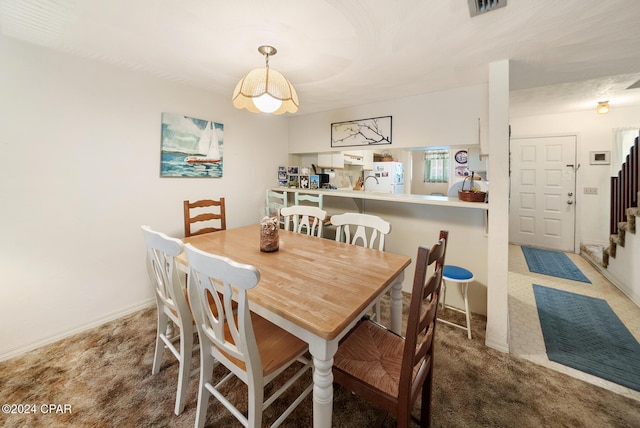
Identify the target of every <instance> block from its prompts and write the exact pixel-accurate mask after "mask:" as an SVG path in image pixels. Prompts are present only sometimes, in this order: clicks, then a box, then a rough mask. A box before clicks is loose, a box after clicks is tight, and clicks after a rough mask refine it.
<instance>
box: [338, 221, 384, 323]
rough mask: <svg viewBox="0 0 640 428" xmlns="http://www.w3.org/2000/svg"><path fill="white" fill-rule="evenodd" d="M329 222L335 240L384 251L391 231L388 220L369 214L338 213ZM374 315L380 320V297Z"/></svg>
mask: <svg viewBox="0 0 640 428" xmlns="http://www.w3.org/2000/svg"><path fill="white" fill-rule="evenodd" d="M331 224H332V225H334V226H337V228H336V241H340V242H346V243H349V244H353V245H360V246H363V247H368V248H374V249H378V250H380V251H384V238H385V236H386V235H388V234H389V233H390V232H391V224H390V223H389V222H388V221H386V220H384V219H382V218H381V217H378V216H375V215H371V214H362V213H344V214H338V215H334V216H331ZM376 242H377V244H376ZM374 317H375V320H376V321H377V322H380V299H378V300H377V301H376V303H375V310H374Z"/></svg>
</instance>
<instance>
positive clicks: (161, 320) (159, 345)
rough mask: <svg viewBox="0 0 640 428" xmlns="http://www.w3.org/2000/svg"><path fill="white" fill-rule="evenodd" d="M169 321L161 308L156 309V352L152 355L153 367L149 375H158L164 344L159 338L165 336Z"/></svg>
mask: <svg viewBox="0 0 640 428" xmlns="http://www.w3.org/2000/svg"><path fill="white" fill-rule="evenodd" d="M168 321H169V317H168V316H167V314H165V313H164V311H162V309H161V308H158V329H157V331H156V350H155V353H154V355H153V366H152V368H151V374H158V372H159V371H160V365H161V364H162V353H163V351H164V342H163V341H162V339H161V338H160V335H161V334H165V332H166V330H167V323H168Z"/></svg>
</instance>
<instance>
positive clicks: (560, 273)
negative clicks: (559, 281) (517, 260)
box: [521, 246, 591, 283]
mask: <svg viewBox="0 0 640 428" xmlns="http://www.w3.org/2000/svg"><path fill="white" fill-rule="evenodd" d="M521 248H522V253H523V254H524V258H525V260H526V261H527V266H529V270H530V271H531V272H535V273H540V274H543V275H549V276H555V277H558V278H564V279H571V280H573V281H581V282H588V283H591V281H589V278H587V277H586V276H585V275H584V274H583V273H582V271H580V269H578V267H577V266H576V265H575V264H574V263H573V262H572V261H571V259H570V258H569V257H567V255H566V254H565V253H562V252H560V251H552V250H543V249H541V248H533V247H526V246H522V247H521Z"/></svg>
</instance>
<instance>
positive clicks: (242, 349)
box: [185, 244, 313, 427]
mask: <svg viewBox="0 0 640 428" xmlns="http://www.w3.org/2000/svg"><path fill="white" fill-rule="evenodd" d="M185 252H186V255H187V261H188V262H189V285H188V290H189V299H190V302H191V309H192V311H193V317H194V318H195V321H196V327H197V329H198V335H199V337H200V386H199V390H198V407H197V409H196V423H195V426H196V427H203V426H204V423H205V419H206V415H207V404H208V401H209V395H210V394H211V395H213V396H215V397H216V398H217V399H218V400H219V401H220V402H221V403H222V404H223V405H224V406H225V407H226V408H227V409H228V410H229V411H230V412H231V413H232V414H233V415H234V416H235V417H236V418H237V419H238V420H239V421H240V422H241V423H242V424H243V425H244V426H248V427H260V426H262V412H263V410H264V409H265V408H267V407H268V406H269V405H270V404H271V403H273V402H274V401H275V400H276V399H277V398H278V397H280V395H281V394H282V393H283V392H284V391H286V389H287V388H288V387H289V386H290V385H291V384H293V382H295V380H297V379H298V378H299V377H300V376H302V375H303V374H304V373H305V372H306V371H307V370H309V369H310V368H311V366H312V364H311V362H310V361H308V360H307V359H305V358H303V354H305V352H307V351H308V345H307V344H306V343H305V342H303V341H302V340H300V339H298V338H297V337H295V336H293V335H292V334H290V333H288V332H286V331H285V330H283V329H281V328H280V327H278V326H276V325H275V324H272V323H271V322H269V321H267V320H266V319H264V318H262V317H260V316H259V315H257V314H255V313H252V312H250V311H249V304H248V298H247V290H250V289H252V288H254V287H256V286H257V285H258V282H259V280H260V272H259V271H258V270H257V269H256V268H255V267H254V266H250V265H245V264H239V263H236V262H234V261H232V260H230V259H228V258H226V257H221V256H216V255H213V254H209V253H206V252H204V251H201V250H198V249H197V248H195V247H193V246H192V245H191V244H187V245H185ZM232 287H233V289H232ZM234 293H236V297H235V298H234V300H232V298H233V295H234ZM221 296H222V297H221ZM211 299H213V300H214V304H209V303H208V301H209V300H211ZM236 300H237V304H238V308H237V312H236V313H232V306H233V305H232V303H233V301H236ZM212 306H213V307H214V308H215V309H216V311H215V312H214V311H213V310H212ZM216 361H219V362H220V363H221V364H223V365H224V366H225V367H226V368H227V369H229V370H230V373H229V374H228V375H227V376H225V377H224V378H223V379H222V380H220V381H217V382H216V383H212V379H211V378H212V371H213V366H214V363H215V362H216ZM296 361H298V362H300V363H301V365H302V367H301V368H300V369H299V370H297V372H296V373H295V374H294V375H293V376H292V377H291V378H290V381H289V382H287V383H285V384H284V385H283V386H282V387H281V388H279V389H278V390H277V391H275V392H274V393H273V394H272V395H271V396H270V397H269V398H268V399H267V400H264V392H265V391H264V389H265V386H266V385H267V384H269V383H270V382H271V381H272V380H273V379H274V378H275V377H277V376H278V375H280V374H281V373H282V372H283V371H284V370H286V369H287V368H288V367H289V366H291V365H292V364H293V363H295V362H296ZM234 376H236V377H237V378H239V379H240V380H242V381H243V382H244V383H245V384H246V385H247V387H248V391H249V394H248V398H247V401H248V411H247V414H246V415H245V414H243V413H242V412H241V411H239V410H238V409H237V408H236V407H235V406H234V405H233V404H232V403H230V402H229V401H228V400H227V398H226V397H225V396H224V394H223V393H222V392H221V391H220V389H219V388H220V387H222V386H223V385H224V384H225V383H226V382H227V381H229V380H230V379H232V378H233V377H234ZM312 388H313V385H312V384H310V385H309V386H308V387H307V388H306V389H305V390H304V391H303V392H302V394H301V395H300V396H299V397H298V398H297V399H296V400H294V402H293V403H292V404H291V405H290V406H289V407H288V408H287V409H286V410H285V411H284V412H283V413H282V415H281V416H280V417H278V419H277V420H276V421H275V422H274V423H273V424H272V425H271V426H272V427H277V426H278V425H280V424H281V423H282V422H283V421H284V420H285V418H286V417H287V416H288V415H289V414H290V413H291V412H292V411H293V410H294V409H295V408H296V407H297V406H298V404H299V403H300V402H301V401H302V400H303V399H304V397H306V396H307V395H308V394H309V393H310V392H311V390H312Z"/></svg>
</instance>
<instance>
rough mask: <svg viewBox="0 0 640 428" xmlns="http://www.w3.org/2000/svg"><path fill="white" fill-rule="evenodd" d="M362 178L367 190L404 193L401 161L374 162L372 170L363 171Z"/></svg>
mask: <svg viewBox="0 0 640 428" xmlns="http://www.w3.org/2000/svg"><path fill="white" fill-rule="evenodd" d="M369 177H374V178H369ZM364 180H365V181H364V190H365V191H367V192H381V193H404V165H403V164H402V162H374V163H373V170H372V171H365V172H364Z"/></svg>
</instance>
